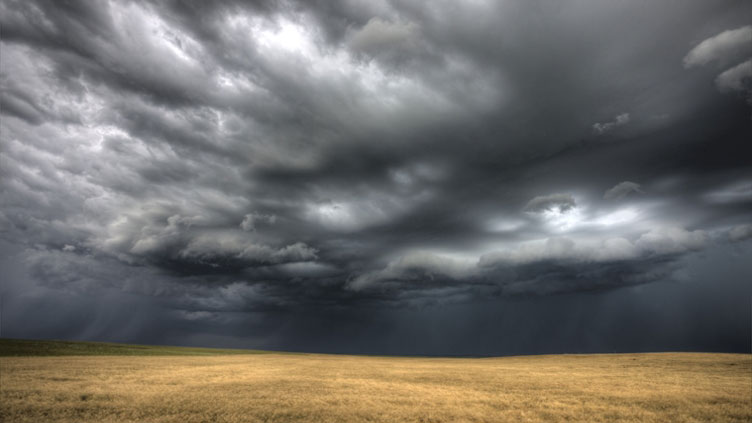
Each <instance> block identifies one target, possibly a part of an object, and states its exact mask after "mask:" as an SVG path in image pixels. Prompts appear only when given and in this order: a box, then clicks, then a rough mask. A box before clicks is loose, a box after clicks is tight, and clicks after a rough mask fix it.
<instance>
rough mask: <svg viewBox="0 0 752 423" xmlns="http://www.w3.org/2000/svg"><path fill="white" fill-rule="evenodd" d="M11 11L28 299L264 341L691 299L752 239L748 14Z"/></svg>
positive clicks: (317, 8) (363, 8)
mask: <svg viewBox="0 0 752 423" xmlns="http://www.w3.org/2000/svg"><path fill="white" fill-rule="evenodd" d="M0 5H1V6H0V7H1V8H0V31H1V33H0V35H1V36H2V41H0V46H1V48H2V56H3V60H2V61H0V101H1V102H2V108H1V112H2V121H0V128H1V129H2V131H0V143H2V145H1V148H0V190H1V191H2V196H0V205H1V206H2V207H1V208H0V238H2V240H3V242H5V243H6V244H7V245H8V246H11V247H8V250H7V251H11V250H13V251H15V252H16V253H14V254H17V257H18V260H15V259H14V263H15V262H17V263H18V266H19V269H20V268H23V269H26V270H25V271H26V272H27V273H28V274H29V275H30V277H29V278H28V281H27V282H24V284H16V285H14V287H15V288H14V289H16V290H19V291H18V292H26V291H24V290H28V292H32V291H34V290H35V289H39V290H41V291H39V292H42V291H44V292H57V293H59V294H60V295H63V293H65V294H66V295H68V294H70V295H90V296H93V297H96V296H98V295H105V294H106V295H111V296H112V298H116V300H112V301H114V302H117V303H118V304H120V303H121V302H122V303H123V304H125V303H128V301H130V299H129V298H131V297H132V296H133V297H135V298H139V299H141V300H142V301H144V302H145V303H149V304H151V306H153V307H154V310H160V311H158V312H157V311H155V312H154V313H156V314H160V313H162V312H164V311H165V310H168V311H169V313H171V314H170V316H172V317H174V318H175V319H176V321H177V322H190V324H191V325H195V327H197V328H198V327H203V328H209V327H211V328H216V327H228V328H229V327H232V324H229V323H227V322H229V321H232V322H234V323H233V324H235V323H238V322H239V320H237V315H243V316H246V317H247V318H248V319H251V317H249V316H253V317H252V319H254V320H253V321H254V322H256V323H257V324H258V325H257V326H253V327H255V328H257V330H259V331H261V332H264V330H263V329H262V328H269V327H271V326H268V319H271V317H270V316H272V315H274V313H282V315H285V316H293V315H295V313H302V312H305V313H311V315H315V316H317V317H321V316H328V314H327V313H330V312H332V310H336V311H337V312H338V313H339V312H341V313H343V315H344V316H353V315H354V314H353V313H357V311H356V310H361V309H363V308H364V307H365V308H368V309H370V310H374V313H384V310H408V309H415V308H416V307H417V308H420V307H425V306H428V305H431V304H472V303H474V302H477V301H484V300H486V299H488V298H497V299H498V298H511V297H515V298H522V297H540V296H546V295H550V294H567V295H569V294H572V295H576V294H578V293H584V292H593V291H611V290H617V289H619V288H626V287H634V286H639V285H644V284H649V283H658V282H665V281H670V280H676V279H677V278H680V276H681V274H682V268H683V266H684V265H682V263H686V259H687V257H690V256H692V255H695V254H700V253H706V252H712V251H714V250H716V249H718V248H727V246H728V245H727V244H729V243H732V244H733V245H746V244H745V243H746V242H747V240H748V239H749V238H750V237H749V235H748V232H749V231H748V230H747V229H745V228H748V226H749V224H750V222H749V220H750V217H749V216H750V211H751V210H750V207H751V206H752V203H750V201H749V200H750V198H749V196H746V195H744V194H743V193H742V194H740V195H737V194H733V193H736V192H737V191H738V190H737V191H734V189H735V188H733V187H737V186H746V185H745V184H748V183H749V181H752V172H750V169H752V166H750V165H751V164H752V163H751V162H750V157H752V151H751V150H750V144H749V143H748V142H747V140H748V139H750V137H752V126H751V125H750V122H751V121H750V119H749V110H750V109H749V104H748V103H747V102H746V101H745V98H742V99H740V98H738V96H733V95H724V93H728V92H735V93H738V92H741V93H748V92H749V87H750V85H749V80H750V77H751V75H752V74H750V62H749V58H750V50H749V45H751V44H752V43H747V42H746V41H747V40H748V38H749V37H750V34H752V29H751V27H750V26H749V25H748V24H747V23H745V22H744V20H743V16H749V13H750V5H749V3H748V2H742V1H722V2H720V3H717V4H713V5H711V4H709V3H708V2H702V1H689V2H687V3H686V4H683V8H684V11H683V12H682V13H681V14H680V16H679V15H677V14H676V10H674V9H673V8H672V7H669V5H651V6H649V7H646V6H644V5H630V4H628V3H618V4H617V3H609V4H606V3H603V2H597V1H588V2H585V3H583V4H581V5H578V6H577V7H573V8H564V7H560V6H557V5H554V4H531V3H529V2H501V3H496V2H483V1H481V2H474V3H472V4H469V5H466V7H462V8H456V7H454V6H453V5H451V4H449V3H446V4H445V3H444V2H439V3H435V4H433V3H432V4H431V5H428V4H427V5H424V7H416V5H415V4H412V3H409V2H401V1H396V2H387V3H382V2H364V3H360V4H359V3H358V2H335V3H332V4H317V3H311V2H297V1H283V2H269V3H268V2H248V3H246V2H240V1H222V2H214V3H210V4H209V3H206V4H204V3H179V2H148V1H131V2H107V1H104V2H97V3H90V2H68V3H65V4H63V3H58V2H43V1H40V2H33V1H11V0H7V1H3V2H2V3H0ZM629 22H641V28H642V29H641V31H639V32H638V33H635V32H634V30H633V29H634V28H633V25H632V24H630V23H629ZM667 28H670V30H669V29H667ZM625 34H627V35H625ZM596 40H597V42H596ZM714 84H715V85H714ZM719 91H721V92H719ZM745 95H746V94H745ZM594 122H595V123H594ZM631 181H639V184H638V183H636V182H631ZM730 187H731V188H730ZM732 191H733V193H732ZM729 193H732V194H733V195H732V194H729ZM740 248H741V247H740ZM14 257H16V256H15V255H14ZM19 272H20V270H19ZM677 275H678V276H677ZM34 292H36V291H34ZM19 295H20V294H19ZM24 295H26V294H24ZM49 295H57V294H49ZM19 298H20V297H19ZM126 298H128V300H127V301H126ZM134 301H135V300H134ZM172 317H171V318H172ZM113 318H114V317H113ZM221 322H225V323H227V325H226V326H222V324H221ZM264 322H267V323H264ZM256 323H254V325H256ZM186 324H187V323H186ZM238 324H239V323H238ZM202 325H204V326H202ZM239 325H240V324H239ZM249 325H250V323H249ZM178 326H179V325H178ZM240 326H242V325H240ZM227 330H228V331H229V333H228V334H227V336H232V334H233V333H235V332H233V331H235V330H238V331H240V332H242V330H240V329H227ZM188 332H190V331H188ZM238 333H239V332H238Z"/></svg>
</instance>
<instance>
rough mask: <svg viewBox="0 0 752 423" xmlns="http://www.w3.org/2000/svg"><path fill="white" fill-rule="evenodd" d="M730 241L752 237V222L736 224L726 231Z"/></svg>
mask: <svg viewBox="0 0 752 423" xmlns="http://www.w3.org/2000/svg"><path fill="white" fill-rule="evenodd" d="M728 237H729V239H730V240H731V241H743V240H745V239H749V238H752V224H749V223H747V224H744V225H736V226H734V227H733V228H731V230H729V232H728Z"/></svg>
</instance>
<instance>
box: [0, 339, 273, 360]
mask: <svg viewBox="0 0 752 423" xmlns="http://www.w3.org/2000/svg"><path fill="white" fill-rule="evenodd" d="M269 353H272V351H261V350H239V349H219V348H193V347H172V346H165V345H132V344H117V343H112V342H80V341H47V340H32V339H7V338H0V356H4V357H23V356H55V355H228V354H269Z"/></svg>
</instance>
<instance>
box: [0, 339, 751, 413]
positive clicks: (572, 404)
mask: <svg viewBox="0 0 752 423" xmlns="http://www.w3.org/2000/svg"><path fill="white" fill-rule="evenodd" d="M0 366H1V368H0V372H2V373H1V375H0V378H1V380H0V384H1V388H0V389H1V395H2V396H1V397H0V421H3V422H35V423H36V422H47V421H56V422H113V421H118V422H180V423H189V422H348V423H353V422H390V423H391V422H498V421H531V422H539V421H576V422H581V421H588V422H595V421H598V422H607V421H630V422H666V421H682V422H700V421H702V422H706V421H716V422H735V421H752V355H737V354H684V353H676V354H675V353H664V354H620V355H583V356H576V355H561V356H531V357H507V358H488V359H449V358H447V359H439V358H388V357H357V356H335V355H282V354H268V355H234V356H230V355H227V356H225V355H219V356H208V357H200V356H199V357H190V356H187V357H106V356H93V357H0Z"/></svg>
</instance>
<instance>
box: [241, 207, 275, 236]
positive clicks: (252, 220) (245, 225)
mask: <svg viewBox="0 0 752 423" xmlns="http://www.w3.org/2000/svg"><path fill="white" fill-rule="evenodd" d="M276 221H277V216H275V215H273V214H262V213H255V212H254V213H248V214H246V215H245V216H243V221H242V222H240V227H241V228H242V229H243V230H244V231H246V232H249V231H255V230H256V225H257V224H258V223H259V222H264V223H268V224H271V225H273V224H274V223H275V222H276Z"/></svg>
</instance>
